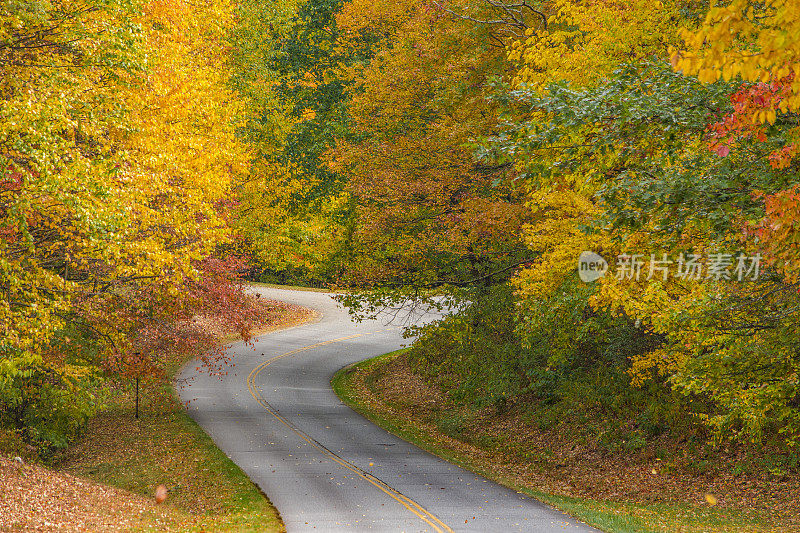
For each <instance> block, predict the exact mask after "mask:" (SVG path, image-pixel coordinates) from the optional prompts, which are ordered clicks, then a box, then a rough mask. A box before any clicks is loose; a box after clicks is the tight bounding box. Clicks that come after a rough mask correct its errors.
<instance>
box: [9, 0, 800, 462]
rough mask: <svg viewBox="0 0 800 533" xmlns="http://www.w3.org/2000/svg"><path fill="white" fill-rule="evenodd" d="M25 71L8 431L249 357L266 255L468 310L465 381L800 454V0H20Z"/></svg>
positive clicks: (305, 279)
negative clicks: (219, 324) (229, 353)
mask: <svg viewBox="0 0 800 533" xmlns="http://www.w3.org/2000/svg"><path fill="white" fill-rule="evenodd" d="M0 72H2V76H0V168H1V169H2V174H0V250H1V251H2V254H1V255H0V431H2V435H3V436H2V439H6V440H9V439H12V440H13V439H18V440H21V441H22V442H24V443H27V444H28V445H31V446H35V447H37V448H38V449H39V450H40V452H41V453H42V454H43V455H44V456H46V455H47V454H48V453H52V452H53V451H54V450H57V449H61V448H64V447H66V446H68V445H69V443H70V442H72V441H73V440H74V439H75V438H76V437H77V436H78V435H79V434H80V432H81V430H82V428H83V427H84V425H85V423H86V421H87V420H88V419H89V418H90V417H92V416H93V415H94V414H95V413H96V412H97V411H98V410H99V409H101V408H102V401H101V400H100V399H99V397H98V394H97V391H98V390H99V388H100V387H102V384H103V383H105V382H107V381H108V380H117V381H121V382H125V383H128V384H130V383H132V382H133V381H136V383H137V384H138V383H139V382H140V381H142V382H149V383H163V382H164V380H167V379H168V372H167V371H166V368H167V367H168V366H169V361H170V358H173V359H174V358H180V357H185V356H186V354H198V353H203V352H208V354H209V355H207V356H206V360H207V363H208V365H209V367H212V368H218V367H220V366H224V365H225V364H226V363H227V361H226V359H225V355H224V352H222V351H220V350H215V349H214V347H215V346H216V347H218V346H219V344H218V339H215V338H213V336H210V335H209V334H208V333H207V332H206V331H205V330H204V329H203V328H202V327H200V325H199V323H198V321H197V320H196V317H198V316H203V317H214V318H215V319H217V320H221V321H223V322H225V323H226V324H229V325H230V327H231V328H233V329H235V330H236V331H241V332H242V334H243V336H245V337H246V336H247V332H248V331H249V330H250V329H251V328H252V327H253V325H254V324H257V323H258V320H259V316H258V315H257V313H255V312H251V313H243V312H241V309H242V302H243V300H244V299H245V292H246V288H245V282H246V281H248V280H249V281H262V282H272V283H284V284H293V285H305V286H313V287H329V288H331V289H335V290H341V291H344V292H343V293H342V294H343V296H342V297H341V300H342V302H343V303H344V304H346V305H348V306H349V307H350V309H351V310H352V312H353V313H354V315H356V316H368V315H369V314H371V313H373V312H375V311H376V310H378V309H381V308H382V307H384V306H390V305H396V304H398V303H400V302H409V301H413V302H416V303H424V302H428V303H432V304H433V305H450V306H452V309H455V310H456V311H454V312H452V313H451V314H450V315H449V316H448V317H447V318H445V319H443V320H441V321H439V322H436V323H433V324H430V325H428V326H424V327H419V328H414V329H412V330H410V331H409V335H410V336H413V337H414V338H415V341H414V343H413V346H412V349H411V351H410V355H409V357H410V361H411V364H412V367H413V368H414V370H415V372H418V373H420V374H422V375H429V376H439V377H444V379H445V384H446V386H447V388H448V391H449V394H450V395H451V397H452V398H453V399H455V400H456V401H459V402H463V403H469V404H472V405H476V406H493V407H495V408H497V409H498V410H502V409H503V408H504V406H505V405H507V404H509V403H514V402H516V401H519V399H520V398H524V399H525V401H531V402H538V403H539V404H541V405H551V406H562V408H565V409H572V410H574V411H576V412H577V411H582V410H589V411H591V412H593V413H596V416H598V417H601V418H602V417H605V419H607V420H608V424H609V425H611V426H616V425H621V424H622V423H623V422H624V423H625V424H626V428H627V429H626V430H625V432H624V434H623V433H619V432H617V433H614V434H613V435H611V436H608V435H607V438H613V439H619V440H620V441H623V440H624V441H625V442H628V443H630V442H634V443H635V442H640V443H642V444H644V443H646V442H648V440H650V439H653V438H656V437H658V436H659V435H662V434H673V435H677V434H687V435H691V436H692V438H695V439H702V440H704V441H708V442H712V443H716V444H720V443H732V444H734V445H737V446H745V447H747V446H749V447H759V446H764V445H769V446H771V447H773V448H774V449H777V450H779V451H780V454H781V457H782V461H783V466H782V467H781V468H785V469H789V470H792V471H793V470H796V469H797V468H798V464H800V454H798V452H797V445H798V443H800V352H798V346H800V338H798V335H799V334H800V333H798V332H800V327H799V326H800V324H799V323H798V322H800V247H799V246H800V174H799V173H798V169H799V168H800V159H798V157H797V156H798V152H800V144H798V143H800V139H799V138H798V137H800V123H798V116H799V115H798V112H799V111H800V4H798V2H797V0H768V1H765V2H755V1H752V0H728V1H723V2H711V4H710V5H709V3H708V2H702V1H695V0H685V1H684V0H675V1H671V0H665V1H653V0H628V1H614V0H544V1H536V0H532V1H529V0H521V1H519V2H515V1H514V0H506V1H501V0H441V1H438V0H399V1H397V0H395V1H386V0H372V1H365V0H347V1H345V0H305V1H303V0H286V1H285V2H271V1H260V0H201V1H199V2H191V3H190V2H184V1H182V0H124V1H108V0H80V1H78V0H52V1H50V2H34V1H29V0H4V1H3V2H2V3H0ZM584 252H591V254H588V255H582V254H583V253H584ZM598 256H599V257H598ZM586 257H596V258H597V259H596V260H595V259H593V260H592V261H596V262H597V264H599V265H601V267H600V271H598V272H597V274H598V275H599V276H600V277H599V279H593V280H591V281H586V280H585V278H586V274H587V271H586V269H588V266H587V265H588V263H587V261H582V262H579V258H586ZM591 277H594V276H591ZM2 439H0V440H2Z"/></svg>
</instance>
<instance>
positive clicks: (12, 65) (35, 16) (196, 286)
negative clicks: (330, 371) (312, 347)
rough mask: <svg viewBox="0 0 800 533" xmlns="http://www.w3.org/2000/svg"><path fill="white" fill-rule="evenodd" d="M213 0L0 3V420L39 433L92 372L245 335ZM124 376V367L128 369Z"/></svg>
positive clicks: (131, 373) (152, 371) (56, 428)
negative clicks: (216, 328)
mask: <svg viewBox="0 0 800 533" xmlns="http://www.w3.org/2000/svg"><path fill="white" fill-rule="evenodd" d="M232 17H233V13H232V7H231V6H230V5H229V4H227V3H225V2H215V1H212V2H204V3H202V4H198V5H195V4H190V3H186V2H182V1H152V2H150V1H141V2H140V1H138V0H131V1H126V2H73V1H71V0H63V1H56V2H45V3H41V2H4V3H2V4H0V71H1V72H2V75H1V76H0V117H2V118H1V119H0V169H2V173H1V174H0V250H1V251H2V254H0V256H1V258H0V423H2V425H3V426H4V427H10V428H12V429H13V430H14V431H16V432H18V433H19V434H20V435H21V436H22V437H23V438H24V439H26V440H27V441H29V442H32V443H34V444H37V445H41V446H42V448H43V449H47V448H49V447H53V446H55V447H59V446H63V445H64V444H66V442H67V440H68V438H69V437H71V436H72V435H74V433H75V431H76V430H77V428H79V427H80V425H81V424H82V422H83V421H84V420H85V418H86V417H87V416H89V415H90V414H91V413H92V412H94V411H95V410H96V408H97V407H99V403H100V401H101V400H100V399H99V398H98V397H97V396H96V394H95V392H94V391H95V390H96V386H97V385H98V384H99V383H100V382H101V381H102V380H104V379H105V378H106V377H109V376H111V377H116V378H134V377H135V378H136V379H137V380H141V381H148V380H153V379H157V378H160V379H163V378H164V377H165V365H166V363H167V361H168V360H170V358H172V357H175V356H176V354H199V353H202V352H203V351H205V350H208V349H210V348H211V347H212V346H213V345H214V344H215V339H213V338H210V337H209V335H208V334H206V333H205V332H204V331H202V329H201V328H199V327H198V326H197V325H196V324H194V322H193V320H194V319H195V318H196V317H198V316H203V315H209V316H210V315H213V316H215V317H217V318H219V319H220V320H226V321H228V322H230V324H231V329H234V330H235V331H241V332H242V333H243V334H245V335H246V333H247V331H248V329H249V327H250V326H251V325H252V324H253V323H254V321H256V320H257V317H255V316H252V314H251V315H248V314H247V313H242V312H241V309H242V307H241V304H242V301H243V299H244V292H243V287H242V285H241V282H240V281H239V279H238V273H239V272H240V271H241V270H242V269H243V265H242V263H241V261H240V260H239V259H237V258H236V257H234V256H230V254H227V253H226V254H223V255H220V253H219V252H220V250H222V248H221V247H222V246H223V245H226V243H228V242H229V241H230V240H231V238H232V233H231V230H230V228H229V224H228V220H229V218H230V216H229V214H228V213H226V201H227V200H229V197H230V196H231V194H232V190H233V187H234V186H235V184H236V183H237V181H238V180H239V179H240V177H241V176H242V175H243V173H244V172H245V170H246V168H247V165H248V162H249V159H248V158H249V155H248V153H247V149H246V147H245V146H244V145H243V144H242V143H241V142H239V141H238V140H237V139H236V136H235V129H236V127H237V124H238V123H239V120H240V116H241V114H240V103H239V100H238V99H237V98H236V96H235V95H234V93H233V92H232V91H231V90H230V89H229V88H228V86H227V83H228V78H229V75H230V74H229V72H228V71H227V70H226V69H225V68H224V65H225V62H226V50H227V48H226V47H227V45H226V33H225V28H226V27H227V26H228V25H229V24H230V23H231V20H232ZM124 382H125V383H127V381H124Z"/></svg>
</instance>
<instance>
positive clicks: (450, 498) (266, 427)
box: [179, 288, 596, 533]
mask: <svg viewBox="0 0 800 533" xmlns="http://www.w3.org/2000/svg"><path fill="white" fill-rule="evenodd" d="M254 290H256V291H258V292H260V293H261V294H262V295H264V296H265V297H267V298H271V299H276V300H282V301H286V302H290V303H293V304H298V305H302V306H305V307H310V308H312V309H315V310H317V311H318V312H320V313H321V316H320V317H319V318H318V319H317V320H316V321H314V322H311V323H307V324H304V325H301V326H298V327H294V328H291V329H286V330H282V331H277V332H273V333H270V334H267V335H263V336H261V337H259V338H257V339H256V341H255V343H254V345H252V346H248V345H245V344H244V343H236V344H234V345H232V346H230V347H229V348H228V351H229V353H230V354H231V355H233V356H234V357H233V362H234V363H235V366H234V367H233V368H231V369H229V371H228V372H227V375H223V376H209V375H208V374H204V373H199V372H197V371H196V365H187V366H186V368H184V370H183V372H182V374H181V375H180V376H179V379H180V381H181V383H183V385H182V386H181V387H179V393H180V395H181V397H182V398H183V400H185V401H186V400H191V401H190V403H189V408H188V409H189V413H190V414H191V416H192V417H193V418H194V419H195V420H196V421H197V422H198V423H199V424H200V425H201V426H202V427H203V429H204V430H205V431H206V432H207V433H208V434H209V435H210V436H211V438H212V439H213V440H214V442H215V443H216V444H217V446H219V447H220V448H221V449H222V450H223V451H224V452H225V453H226V454H227V455H228V456H229V457H230V458H231V459H232V460H233V461H234V462H235V463H236V464H238V465H239V466H240V467H241V468H242V469H243V470H244V471H245V472H246V473H247V475H248V476H250V479H252V480H253V482H255V483H256V484H257V485H258V486H259V487H260V488H261V489H262V490H263V491H264V492H265V493H266V494H267V495H268V496H269V498H270V499H271V500H272V502H273V503H274V504H275V506H276V507H277V508H278V510H279V511H280V513H281V516H282V517H283V520H284V522H285V524H286V528H287V530H288V531H289V532H290V533H292V532H295V531H324V532H328V531H331V532H333V531H393V532H394V531H405V532H411V531H429V532H449V531H476V532H481V533H486V532H495V531H496V532H502V533H505V532H511V531H530V532H533V531H536V532H539V531H541V532H550V531H559V532H563V531H574V532H582V531H596V530H594V529H592V528H589V527H588V526H586V525H584V524H582V523H580V522H577V521H576V520H574V519H573V518H571V517H569V516H567V515H566V514H564V513H561V512H560V511H557V510H555V509H552V508H550V507H548V506H546V505H544V504H542V503H540V502H539V501H537V500H535V499H532V498H529V497H526V496H523V495H521V494H519V493H517V492H515V491H513V490H511V489H508V488H506V487H502V486H500V485H497V484H495V483H493V482H491V481H487V480H486V479H484V478H482V477H480V476H477V475H475V474H473V473H471V472H469V471H466V470H464V469H461V468H459V467H456V466H454V465H452V464H450V463H448V462H446V461H444V460H442V459H439V458H437V457H435V456H433V455H431V454H429V453H427V452H424V451H422V450H420V449H419V448H417V447H415V446H413V445H411V444H409V443H407V442H405V441H403V440H401V439H399V438H397V437H395V436H393V435H391V434H389V433H387V432H386V431H384V430H382V429H381V428H379V427H377V426H375V425H373V424H372V423H370V422H369V421H367V420H366V419H364V418H363V417H362V416H361V415H359V414H357V413H355V412H354V411H352V410H351V409H350V408H348V407H347V406H345V405H344V404H343V403H342V402H341V401H340V400H339V399H338V398H337V397H336V395H335V394H334V393H333V391H332V390H331V387H330V379H331V377H332V376H333V374H334V373H335V372H336V371H337V370H339V369H340V368H342V367H344V366H346V365H348V364H350V363H354V362H356V361H360V360H363V359H366V358H369V357H372V356H375V355H379V354H382V353H386V352H390V351H393V350H396V349H398V348H400V347H401V346H402V345H403V344H404V339H402V337H401V335H400V328H399V327H398V325H397V324H394V323H388V322H387V321H385V320H383V321H382V320H375V321H368V322H362V323H354V322H352V321H351V320H350V318H349V316H348V315H347V313H346V311H344V310H343V309H341V308H339V307H338V306H337V304H336V303H335V302H334V301H333V300H332V299H331V297H330V295H328V294H325V293H318V292H305V291H290V290H283V289H264V288H256V289H254Z"/></svg>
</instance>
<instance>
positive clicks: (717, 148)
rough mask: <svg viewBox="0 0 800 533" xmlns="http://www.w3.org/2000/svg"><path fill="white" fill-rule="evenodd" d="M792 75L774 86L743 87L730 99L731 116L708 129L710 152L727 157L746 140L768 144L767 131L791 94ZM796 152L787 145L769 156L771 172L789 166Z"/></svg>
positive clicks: (759, 84) (790, 145)
mask: <svg viewBox="0 0 800 533" xmlns="http://www.w3.org/2000/svg"><path fill="white" fill-rule="evenodd" d="M793 79H794V74H790V75H789V76H787V77H786V78H783V79H782V80H780V81H778V82H776V83H758V84H755V85H742V87H741V88H740V89H739V91H737V92H736V93H734V94H733V95H731V103H732V104H733V112H732V113H731V114H729V115H726V116H724V117H722V119H721V120H719V121H718V122H716V123H714V124H712V125H710V126H709V128H708V130H709V134H710V135H709V136H710V143H709V148H710V149H711V151H713V152H714V153H716V154H717V155H718V156H720V157H727V156H728V154H730V150H731V148H732V147H735V146H736V145H737V144H738V143H739V142H741V141H743V140H747V139H754V140H756V141H758V142H765V141H766V140H767V135H766V128H767V127H768V125H769V124H771V123H773V122H774V121H775V119H776V117H777V115H778V113H779V112H780V111H781V109H782V108H783V106H784V105H785V104H782V102H783V100H784V99H785V98H786V97H787V96H788V95H789V93H790V85H791V83H792V80H793ZM796 153H797V148H796V147H795V145H794V144H789V145H787V146H784V147H783V148H781V149H779V150H776V151H774V152H772V153H770V154H769V155H768V156H767V157H768V159H769V162H770V165H772V167H773V168H776V169H781V168H786V167H788V166H789V163H790V162H791V160H792V158H793V157H794V156H795V155H796Z"/></svg>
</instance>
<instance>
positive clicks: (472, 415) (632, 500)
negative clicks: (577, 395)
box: [332, 351, 800, 532]
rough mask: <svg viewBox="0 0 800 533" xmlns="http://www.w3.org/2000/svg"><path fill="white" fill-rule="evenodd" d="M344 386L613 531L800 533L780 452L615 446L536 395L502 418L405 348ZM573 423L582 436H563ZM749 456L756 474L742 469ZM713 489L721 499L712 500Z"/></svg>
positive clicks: (437, 446)
mask: <svg viewBox="0 0 800 533" xmlns="http://www.w3.org/2000/svg"><path fill="white" fill-rule="evenodd" d="M332 385H333V387H334V390H335V391H336V393H337V394H338V395H339V397H340V398H341V399H342V400H343V401H344V402H345V403H347V404H348V405H350V406H351V407H352V408H354V409H355V410H356V411H358V412H360V413H361V414H363V415H364V416H366V417H367V418H369V419H370V420H372V421H373V422H375V423H376V424H378V425H380V426H382V427H384V428H385V429H387V430H388V431H391V432H392V433H394V434H396V435H398V436H400V437H402V438H404V439H406V440H408V441H410V442H412V443H414V444H416V445H418V446H420V447H422V448H424V449H426V450H428V451H430V452H432V453H434V454H437V455H439V456H440V457H443V458H444V459H447V460H449V461H451V462H454V463H456V464H459V465H460V466H463V467H465V468H469V469H470V470H473V471H475V472H478V473H480V474H482V475H484V476H486V477H489V478H491V479H494V480H495V481H498V482H500V483H503V484H505V485H508V486H510V487H512V488H514V489H515V490H520V491H524V492H526V493H528V494H530V495H532V496H534V497H537V498H539V499H541V500H543V501H545V502H547V503H549V504H552V505H555V506H557V507H559V508H560V509H562V510H565V511H567V512H569V513H571V514H573V515H575V516H576V517H578V518H580V519H582V520H584V521H586V522H587V523H590V524H592V525H595V526H597V527H600V528H601V529H604V530H607V531H676V530H680V531H703V532H705V531H792V530H796V528H797V527H798V526H799V525H800V524H798V518H797V517H798V516H799V515H800V514H799V513H798V512H797V509H796V508H795V507H796V506H797V503H796V502H797V494H798V493H800V486H798V485H800V484H798V482H797V480H796V479H795V480H791V479H790V478H789V477H787V476H781V475H777V476H774V475H772V474H769V473H767V472H765V468H764V467H765V464H766V462H767V461H769V458H768V454H762V455H761V456H755V455H746V454H744V455H741V454H738V455H737V452H736V451H734V450H728V451H727V453H725V452H724V451H723V450H721V451H720V456H719V457H715V456H714V455H711V454H709V451H708V450H707V449H706V448H705V447H704V446H702V445H700V444H699V441H697V442H692V441H690V440H689V441H684V442H677V443H676V442H671V441H670V440H669V439H667V438H665V437H663V436H662V437H661V439H660V441H659V442H658V443H657V444H653V443H651V444H648V445H647V446H645V447H642V446H641V443H639V442H636V440H635V439H632V440H627V441H625V440H624V439H619V440H617V441H616V442H620V443H623V442H625V444H621V445H620V446H610V447H609V446H604V445H603V443H602V442H599V441H591V440H590V437H589V436H590V435H592V434H593V431H592V429H591V427H590V428H589V429H588V430H587V429H586V427H581V421H580V418H579V417H577V416H573V417H572V418H570V419H569V420H567V419H564V420H562V421H561V422H559V421H558V417H559V416H561V415H560V414H559V413H557V412H556V411H551V416H552V417H553V418H552V419H551V420H545V419H544V418H539V417H541V416H542V415H543V414H544V413H545V412H546V411H547V409H544V410H543V409H541V405H542V404H541V403H539V404H538V406H537V407H533V408H532V406H531V405H528V404H529V403H530V404H533V403H535V400H533V399H532V398H530V397H527V398H526V401H518V400H511V401H508V402H507V403H506V405H505V406H504V408H503V411H502V414H501V413H500V412H499V410H498V408H497V407H496V406H491V407H483V408H478V407H475V406H466V405H464V404H459V403H458V402H455V401H453V399H452V398H451V397H449V396H448V395H447V394H446V392H444V391H445V390H446V389H445V388H443V387H442V386H441V384H440V383H437V382H436V381H435V380H434V379H432V378H430V377H423V376H421V375H419V374H416V373H414V372H413V371H412V370H411V367H410V364H409V358H408V354H407V353H406V352H404V351H400V352H394V353H392V354H386V355H384V356H381V357H378V358H374V359H370V360H368V361H365V362H362V363H360V364H358V365H355V366H353V367H348V368H345V369H343V370H341V371H340V372H338V373H337V374H336V376H335V377H334V379H333V381H332ZM537 408H538V409H539V410H538V411H537ZM587 418H589V417H587ZM589 422H590V421H589V420H586V419H585V420H584V421H583V424H584V426H587V425H588V424H589ZM569 425H572V426H574V428H573V433H572V434H568V435H565V434H563V433H564V431H565V428H566V426H569ZM622 429H623V428H621V430H622ZM582 430H584V431H583V433H584V436H583V437H581V436H580V434H581V432H582ZM609 440H611V439H610V438H609ZM659 456H660V457H659ZM745 463H748V464H749V465H750V468H751V471H750V472H746V471H744V470H739V471H738V472H734V470H735V467H736V466H737V465H738V466H741V465H743V464H745ZM745 470H746V469H745ZM759 471H760V473H759ZM706 493H709V494H712V495H714V497H715V498H716V499H717V502H718V504H717V505H715V506H711V505H709V504H708V503H707V501H706V499H705V494H706Z"/></svg>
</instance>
